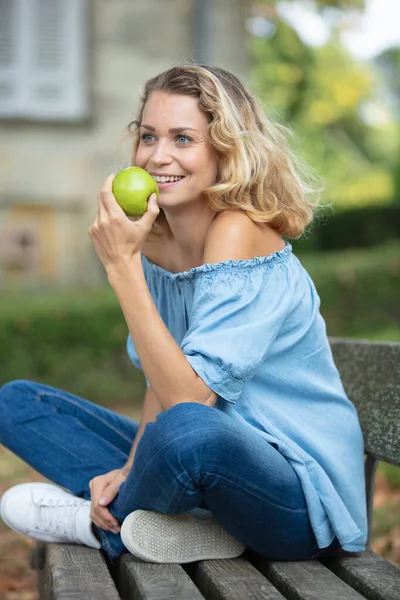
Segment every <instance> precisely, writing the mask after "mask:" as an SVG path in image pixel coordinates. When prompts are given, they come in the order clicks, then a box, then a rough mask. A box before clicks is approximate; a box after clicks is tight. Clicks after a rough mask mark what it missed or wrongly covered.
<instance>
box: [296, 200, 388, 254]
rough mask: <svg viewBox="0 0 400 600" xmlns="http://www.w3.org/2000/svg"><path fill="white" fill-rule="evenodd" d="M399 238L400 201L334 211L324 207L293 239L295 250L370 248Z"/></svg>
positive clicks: (323, 250)
mask: <svg viewBox="0 0 400 600" xmlns="http://www.w3.org/2000/svg"><path fill="white" fill-rule="evenodd" d="M399 237H400V204H399V203H397V204H391V205H389V206H367V207H363V208H362V210H361V209H352V210H346V211H341V212H334V211H333V210H331V209H327V208H325V209H324V208H321V211H320V213H319V216H317V217H316V219H315V221H314V222H313V223H312V225H311V229H310V231H309V232H308V233H306V234H305V235H304V237H302V238H301V239H300V240H296V241H294V242H293V248H294V249H295V251H296V252H307V251H311V250H313V251H321V252H327V251H331V250H343V249H345V248H367V247H372V246H377V245H378V246H379V245H381V244H382V243H383V242H388V241H394V240H398V239H399Z"/></svg>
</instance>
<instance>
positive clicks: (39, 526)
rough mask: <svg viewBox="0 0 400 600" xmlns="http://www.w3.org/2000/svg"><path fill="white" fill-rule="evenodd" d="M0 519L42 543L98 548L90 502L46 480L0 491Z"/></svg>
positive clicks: (15, 529) (98, 543) (99, 545)
mask: <svg viewBox="0 0 400 600" xmlns="http://www.w3.org/2000/svg"><path fill="white" fill-rule="evenodd" d="M0 513H1V518H2V519H3V521H4V523H5V524H6V525H8V527H10V528H11V529H14V531H16V532H17V533H20V534H22V535H26V536H28V537H31V538H34V539H35V540H40V541H43V542H58V543H69V544H84V545H85V546H90V547H91V548H100V547H101V544H100V542H99V541H98V540H97V538H96V537H95V535H94V534H93V531H92V527H91V521H90V501H89V500H84V499H83V498H78V497H77V496H73V495H72V494H70V493H69V492H66V491H64V490H63V489H62V488H60V487H58V486H57V485H53V484H50V483H22V484H20V485H16V486H14V487H12V488H10V489H9V490H7V491H6V492H5V494H3V496H2V498H1V503H0Z"/></svg>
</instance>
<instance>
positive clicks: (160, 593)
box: [118, 554, 204, 600]
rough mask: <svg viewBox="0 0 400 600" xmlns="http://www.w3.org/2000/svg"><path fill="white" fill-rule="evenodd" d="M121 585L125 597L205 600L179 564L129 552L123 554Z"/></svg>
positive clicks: (129, 598) (158, 599)
mask: <svg viewBox="0 0 400 600" xmlns="http://www.w3.org/2000/svg"><path fill="white" fill-rule="evenodd" d="M118 586H119V591H120V594H121V598H122V600H132V599H133V598H134V599H135V600H204V596H202V594H201V593H200V591H199V590H198V589H197V587H196V586H195V584H194V583H193V581H192V580H191V579H190V577H189V576H188V575H187V573H186V572H185V571H184V569H183V568H182V567H181V566H180V565H178V564H158V563H148V562H143V561H141V560H139V559H138V558H135V557H134V556H132V555H130V554H124V555H123V556H121V559H120V566H119V574H118Z"/></svg>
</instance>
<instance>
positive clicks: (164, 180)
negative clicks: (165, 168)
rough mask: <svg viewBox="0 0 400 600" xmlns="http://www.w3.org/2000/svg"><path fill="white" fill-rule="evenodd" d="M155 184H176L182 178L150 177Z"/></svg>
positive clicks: (168, 176)
mask: <svg viewBox="0 0 400 600" xmlns="http://www.w3.org/2000/svg"><path fill="white" fill-rule="evenodd" d="M152 177H153V179H154V180H155V181H156V183H176V182H178V181H181V179H183V176H176V175H152Z"/></svg>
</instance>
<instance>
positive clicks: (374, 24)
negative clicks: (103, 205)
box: [0, 0, 400, 600]
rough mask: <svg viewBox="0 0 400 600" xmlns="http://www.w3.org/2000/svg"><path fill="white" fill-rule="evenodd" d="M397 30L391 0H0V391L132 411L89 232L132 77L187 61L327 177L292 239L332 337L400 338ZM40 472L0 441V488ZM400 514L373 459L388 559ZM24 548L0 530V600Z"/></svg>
mask: <svg viewBox="0 0 400 600" xmlns="http://www.w3.org/2000/svg"><path fill="white" fill-rule="evenodd" d="M399 22H400V5H399V2H398V1H397V0H337V1H335V0H314V1H312V0H292V1H286V2H278V1H273V0H265V1H256V0H253V1H252V0H168V1H167V0H146V1H140V0H112V1H107V0H0V156H1V159H0V385H2V384H3V383H5V382H7V381H10V380H12V379H32V380H35V381H40V382H42V383H47V384H50V385H53V386H56V387H59V388H62V389H65V390H68V391H70V392H73V393H75V394H78V395H81V396H83V397H85V398H88V399H90V400H92V401H95V402H99V403H102V404H104V405H107V406H110V407H112V408H113V409H114V410H117V411H120V412H123V413H124V414H127V415H129V416H132V417H134V418H137V417H138V415H139V413H140V406H141V401H142V398H143V394H144V389H145V381H144V377H143V375H142V373H141V372H140V371H138V370H137V369H135V367H133V366H132V364H131V363H130V362H129V359H128V357H127V355H126V352H125V341H126V336H127V328H126V324H125V322H124V319H123V316H122V313H121V310H120V308H119V305H118V302H117V300H116V298H115V296H114V294H113V292H112V290H111V289H110V288H109V286H108V283H107V279H106V277H105V273H104V270H103V267H102V266H101V264H100V262H99V261H98V259H97V257H96V254H95V252H94V250H93V247H92V243H91V241H90V239H89V237H88V234H87V230H88V228H89V226H90V224H91V223H92V221H93V220H94V218H95V216H96V210H97V200H96V195H97V192H98V190H99V188H100V187H101V185H102V182H103V180H104V179H105V177H107V175H109V174H110V173H112V172H117V171H118V170H119V169H121V168H123V167H125V166H128V165H129V152H130V141H129V138H128V137H127V134H126V126H127V125H128V123H129V122H130V121H131V120H132V119H133V118H134V117H135V113H136V107H137V102H138V98H139V97H140V94H141V91H142V87H143V85H144V83H145V81H146V80H147V79H148V78H149V77H151V76H153V75H155V74H157V73H159V72H161V71H162V70H165V69H167V68H168V67H170V66H172V65H174V64H176V63H181V62H184V61H195V62H198V63H202V64H214V65H217V66H221V67H225V68H227V69H229V70H231V71H233V72H234V73H236V74H237V75H239V76H240V77H242V78H243V79H244V80H245V81H246V82H247V83H249V84H250V86H251V87H252V89H253V91H254V92H255V93H256V94H257V95H258V97H259V98H260V99H261V101H262V103H263V106H264V108H265V111H266V112H267V114H268V115H269V116H270V117H271V118H272V119H275V120H278V121H280V122H281V123H283V124H285V125H287V126H288V127H290V129H291V130H292V132H293V136H292V139H291V143H292V145H293V147H294V149H295V150H296V151H297V152H299V153H300V154H301V156H302V157H303V159H304V160H306V161H307V162H308V163H309V164H310V165H311V166H312V167H313V169H314V170H315V173H316V174H317V175H318V176H319V177H320V178H321V179H322V182H323V186H324V191H323V193H322V199H321V200H322V205H321V209H320V211H319V214H318V216H317V218H316V220H315V222H314V224H313V225H312V226H311V227H310V229H309V230H308V231H307V232H306V234H305V235H304V237H303V238H302V239H301V240H298V241H295V242H293V246H294V249H295V252H296V253H297V255H298V256H299V257H300V259H301V260H302V262H303V264H304V265H305V266H306V268H307V269H308V270H309V272H310V274H311V276H312V277H313V278H314V281H315V283H316V285H317V289H318V290H319V293H320V296H321V302H322V305H321V310H322V314H323V315H324V317H325V319H326V322H327V327H328V333H329V335H331V336H346V337H358V338H365V339H372V340H392V341H400V301H399V289H400V285H399V275H400V241H399V233H400V135H399V131H400V29H399V27H398V23H399ZM37 478H39V476H38V474H36V473H34V472H33V471H32V470H31V469H29V468H28V467H27V466H26V465H24V464H23V463H22V461H20V460H19V459H17V458H15V457H14V456H12V455H11V453H10V452H8V451H6V450H5V449H3V448H1V449H0V493H1V492H2V491H3V490H5V489H6V488H7V487H9V486H10V485H12V484H14V483H18V482H20V481H27V480H28V479H37ZM399 506H400V476H399V470H398V469H396V468H390V467H387V466H383V467H381V468H380V470H379V473H378V486H377V492H376V496H375V532H374V542H373V543H374V549H375V550H376V551H378V552H380V553H382V554H384V555H385V556H386V557H387V558H389V559H390V560H392V561H394V562H397V563H398V564H400V514H399V513H400V511H399ZM31 546H32V544H31V542H30V541H29V540H25V539H23V538H20V537H18V536H15V535H14V534H13V533H11V532H8V531H6V529H5V527H4V526H2V525H0V557H1V558H0V599H2V600H5V599H6V600H13V599H15V598H18V599H20V598H22V599H23V598H25V600H28V599H33V598H36V592H35V589H34V574H33V573H32V572H31V571H30V570H29V568H28V559H27V556H28V552H29V549H30V548H31ZM11 547H12V552H11V551H10V548H11ZM6 549H7V551H6Z"/></svg>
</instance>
